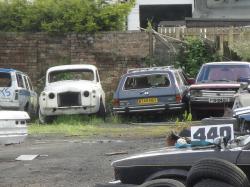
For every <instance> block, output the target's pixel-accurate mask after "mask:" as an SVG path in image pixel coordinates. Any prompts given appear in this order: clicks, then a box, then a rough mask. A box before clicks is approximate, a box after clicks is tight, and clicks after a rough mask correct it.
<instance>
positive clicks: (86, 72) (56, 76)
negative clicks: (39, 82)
mask: <svg viewBox="0 0 250 187" xmlns="http://www.w3.org/2000/svg"><path fill="white" fill-rule="evenodd" d="M48 78H49V80H48V82H50V83H51V82H57V81H64V80H88V81H93V80H94V72H93V71H92V70H90V69H74V70H63V71H53V72H50V73H49V77H48Z"/></svg>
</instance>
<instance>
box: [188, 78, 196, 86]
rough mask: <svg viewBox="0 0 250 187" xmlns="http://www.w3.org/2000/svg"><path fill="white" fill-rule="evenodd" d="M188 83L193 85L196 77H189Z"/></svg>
mask: <svg viewBox="0 0 250 187" xmlns="http://www.w3.org/2000/svg"><path fill="white" fill-rule="evenodd" d="M187 83H188V84H189V85H192V84H194V83H195V79H194V78H188V79H187Z"/></svg>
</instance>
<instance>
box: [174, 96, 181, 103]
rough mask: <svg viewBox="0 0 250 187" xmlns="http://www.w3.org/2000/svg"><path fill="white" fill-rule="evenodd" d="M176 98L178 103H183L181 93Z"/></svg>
mask: <svg viewBox="0 0 250 187" xmlns="http://www.w3.org/2000/svg"><path fill="white" fill-rule="evenodd" d="M175 98H176V102H177V103H181V100H182V97H181V95H180V94H178V95H176V96H175Z"/></svg>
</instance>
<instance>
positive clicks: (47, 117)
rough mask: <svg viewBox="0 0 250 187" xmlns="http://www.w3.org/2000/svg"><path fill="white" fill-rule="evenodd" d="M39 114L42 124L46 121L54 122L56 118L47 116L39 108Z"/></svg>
mask: <svg viewBox="0 0 250 187" xmlns="http://www.w3.org/2000/svg"><path fill="white" fill-rule="evenodd" d="M38 116H39V123H41V124H45V123H52V122H53V121H54V119H55V116H45V115H43V114H42V113H41V110H40V109H39V112H38Z"/></svg>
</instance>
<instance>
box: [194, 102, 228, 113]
mask: <svg viewBox="0 0 250 187" xmlns="http://www.w3.org/2000/svg"><path fill="white" fill-rule="evenodd" d="M232 106H233V102H226V103H209V102H204V101H192V102H190V107H191V109H192V110H209V111H211V110H218V111H222V110H223V111H224V109H225V108H228V107H229V108H231V107H232Z"/></svg>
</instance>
